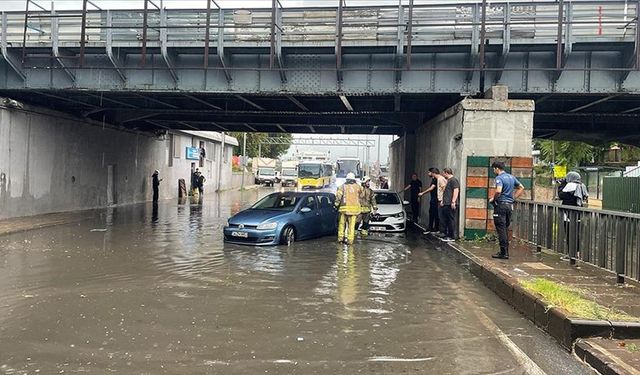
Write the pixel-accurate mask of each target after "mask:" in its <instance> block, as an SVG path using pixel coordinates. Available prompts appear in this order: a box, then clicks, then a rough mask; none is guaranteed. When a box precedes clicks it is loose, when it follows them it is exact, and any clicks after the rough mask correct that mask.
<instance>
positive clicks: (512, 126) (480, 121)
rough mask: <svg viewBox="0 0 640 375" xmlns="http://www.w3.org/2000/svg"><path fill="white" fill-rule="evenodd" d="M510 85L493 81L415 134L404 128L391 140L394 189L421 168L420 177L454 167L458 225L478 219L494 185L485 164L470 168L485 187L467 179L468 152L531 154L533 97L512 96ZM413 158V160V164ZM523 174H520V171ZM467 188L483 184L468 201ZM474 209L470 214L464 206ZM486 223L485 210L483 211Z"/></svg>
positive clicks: (424, 209) (425, 211) (461, 227)
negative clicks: (480, 95) (458, 186)
mask: <svg viewBox="0 0 640 375" xmlns="http://www.w3.org/2000/svg"><path fill="white" fill-rule="evenodd" d="M507 96H508V93H507V87H506V86H494V87H492V88H491V89H489V90H488V91H487V93H485V99H464V100H462V101H461V102H459V103H458V104H456V105H454V106H453V107H451V108H449V109H447V110H446V111H444V112H443V113H441V114H440V115H438V116H436V117H435V118H433V119H432V120H430V121H429V122H427V123H426V124H424V125H422V126H420V127H418V128H417V129H415V133H413V134H409V133H407V134H405V135H403V136H402V137H400V138H399V139H398V140H396V141H395V142H393V143H392V144H391V146H390V158H391V163H392V164H391V168H390V171H391V183H392V185H393V187H392V189H396V190H398V189H401V188H402V187H404V186H406V184H407V182H408V181H409V179H410V177H411V174H412V173H414V172H415V173H418V176H419V177H420V178H422V179H424V178H425V175H426V173H427V171H428V169H429V168H431V167H435V168H439V169H440V170H441V171H442V169H443V168H447V167H448V168H451V169H452V170H453V172H454V175H455V176H456V177H457V178H458V180H459V181H460V184H461V189H460V202H459V203H460V209H459V213H460V215H459V218H460V220H459V225H458V228H459V231H460V233H461V234H463V233H464V228H465V227H468V226H469V225H471V226H473V225H477V224H478V222H475V221H473V220H475V219H474V217H475V216H473V215H475V214H478V215H480V213H481V212H484V215H486V209H487V206H486V204H487V201H488V198H489V196H488V191H489V188H490V187H491V186H492V185H491V179H490V178H489V169H488V166H487V167H484V169H482V168H479V169H477V170H476V169H474V170H472V172H473V173H472V174H471V175H472V176H476V175H477V177H482V178H484V179H483V180H481V181H484V182H485V183H486V185H485V186H484V187H481V186H476V185H478V183H477V182H476V181H475V180H476V179H474V181H473V183H472V182H471V181H467V174H468V172H469V168H468V167H467V158H468V157H469V156H481V157H487V158H491V157H504V156H507V157H522V158H531V141H532V138H533V111H534V103H533V101H532V100H510V99H508V97H507ZM416 145H420V147H416ZM414 163H415V164H414ZM520 177H522V176H520ZM467 188H474V189H475V188H478V189H481V190H482V189H484V190H482V191H479V192H480V193H482V194H481V195H482V196H481V197H476V196H475V194H478V191H474V195H473V196H472V197H470V198H478V200H477V201H469V204H467V202H468V201H467ZM428 208H429V205H428V204H424V205H422V212H421V215H420V217H421V221H422V222H426V220H427V218H428ZM467 208H473V209H478V208H480V209H484V211H476V210H471V211H470V212H472V215H471V216H470V217H469V220H471V221H468V220H467V216H466V213H467V211H466V209H467ZM485 224H486V216H485Z"/></svg>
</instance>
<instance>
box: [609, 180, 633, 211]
mask: <svg viewBox="0 0 640 375" xmlns="http://www.w3.org/2000/svg"><path fill="white" fill-rule="evenodd" d="M602 208H603V209H605V210H612V211H623V212H633V213H640V177H605V178H604V182H603V184H602Z"/></svg>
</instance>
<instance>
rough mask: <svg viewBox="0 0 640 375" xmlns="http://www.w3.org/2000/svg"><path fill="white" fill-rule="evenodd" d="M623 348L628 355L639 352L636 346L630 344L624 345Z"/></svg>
mask: <svg viewBox="0 0 640 375" xmlns="http://www.w3.org/2000/svg"><path fill="white" fill-rule="evenodd" d="M625 348H627V351H629V353H636V352H638V351H640V348H638V345H636V344H634V343H631V344H629V345H625Z"/></svg>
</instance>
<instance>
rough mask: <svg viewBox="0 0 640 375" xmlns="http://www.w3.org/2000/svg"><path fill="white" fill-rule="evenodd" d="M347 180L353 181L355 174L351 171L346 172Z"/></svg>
mask: <svg viewBox="0 0 640 375" xmlns="http://www.w3.org/2000/svg"><path fill="white" fill-rule="evenodd" d="M347 180H351V181H355V180H356V175H355V174H353V172H349V173H347Z"/></svg>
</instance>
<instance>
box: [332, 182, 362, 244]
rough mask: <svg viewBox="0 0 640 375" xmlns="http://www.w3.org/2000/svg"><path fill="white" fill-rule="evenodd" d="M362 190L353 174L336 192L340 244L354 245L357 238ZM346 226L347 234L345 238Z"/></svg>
mask: <svg viewBox="0 0 640 375" xmlns="http://www.w3.org/2000/svg"><path fill="white" fill-rule="evenodd" d="M361 196H362V188H361V187H360V185H358V184H357V183H356V176H355V175H354V174H353V173H348V174H347V182H346V183H345V184H344V185H342V186H340V187H339V188H338V191H337V192H336V208H337V209H338V212H339V213H340V219H339V220H338V242H346V243H348V244H350V245H351V244H353V241H354V240H355V238H356V221H357V220H358V215H360V211H361V208H360V198H361ZM345 224H346V230H347V234H346V236H345V233H344V231H345Z"/></svg>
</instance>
